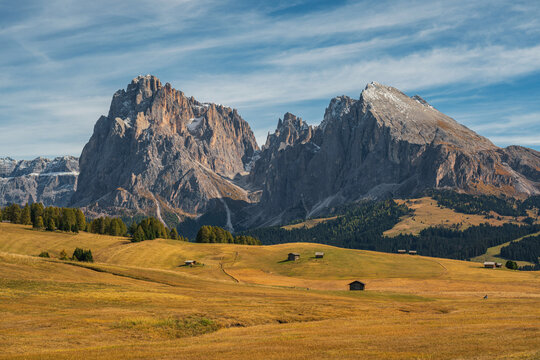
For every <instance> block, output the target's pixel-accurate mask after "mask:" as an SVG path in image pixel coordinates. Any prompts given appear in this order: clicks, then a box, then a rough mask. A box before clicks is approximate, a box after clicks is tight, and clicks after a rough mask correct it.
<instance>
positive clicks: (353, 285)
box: [349, 280, 366, 291]
mask: <svg viewBox="0 0 540 360" xmlns="http://www.w3.org/2000/svg"><path fill="white" fill-rule="evenodd" d="M365 287H366V284H364V283H363V282H361V281H358V280H355V281H353V282H352V283H350V284H349V290H350V291H353V290H364V288H365Z"/></svg>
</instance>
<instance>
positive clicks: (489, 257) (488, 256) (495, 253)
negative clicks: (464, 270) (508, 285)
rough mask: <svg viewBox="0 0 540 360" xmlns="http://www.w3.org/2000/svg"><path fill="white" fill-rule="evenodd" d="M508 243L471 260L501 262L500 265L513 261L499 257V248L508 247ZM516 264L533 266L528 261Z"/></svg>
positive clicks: (491, 248) (490, 249) (489, 249)
mask: <svg viewBox="0 0 540 360" xmlns="http://www.w3.org/2000/svg"><path fill="white" fill-rule="evenodd" d="M531 235H540V233H536V234H531ZM531 235H527V236H531ZM524 237H525V236H524ZM521 239H523V237H521V238H519V239H516V240H513V241H519V240H521ZM510 243H511V241H509V242H506V243H504V244H501V245H498V246H493V247H490V248H488V249H487V251H486V253H485V254H483V255H480V256H477V257H474V258H472V259H471V260H472V261H478V262H484V261H495V262H502V263H504V262H506V260H513V259H505V258H503V257H501V248H502V247H504V246H507V245H509V244H510ZM516 263H517V264H518V265H519V266H525V265H534V264H533V263H531V262H528V261H519V260H518V261H516Z"/></svg>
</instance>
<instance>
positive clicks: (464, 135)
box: [360, 82, 496, 151]
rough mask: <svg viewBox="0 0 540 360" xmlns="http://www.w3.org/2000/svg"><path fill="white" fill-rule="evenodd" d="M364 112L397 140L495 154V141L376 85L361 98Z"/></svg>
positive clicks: (419, 101)
mask: <svg viewBox="0 0 540 360" xmlns="http://www.w3.org/2000/svg"><path fill="white" fill-rule="evenodd" d="M360 101H361V106H362V110H361V111H362V112H364V113H366V114H369V116H373V117H374V118H375V119H376V120H377V122H378V123H379V124H380V125H381V126H385V127H388V128H389V130H390V131H391V132H392V134H394V136H395V137H396V139H400V140H403V141H408V142H411V143H415V144H430V143H435V144H445V145H450V146H458V147H460V148H462V149H463V150H464V151H476V150H494V149H495V148H496V146H495V145H493V143H491V141H489V140H488V139H486V138H485V137H482V136H480V135H478V134H476V133H475V132H474V131H472V130H470V129H468V128H467V127H465V126H464V125H462V124H460V123H458V122H457V121H455V120H454V119H452V118H451V117H449V116H447V115H445V114H443V113H441V112H439V111H438V110H437V109H435V108H434V107H432V106H430V105H429V104H428V103H427V101H425V100H424V99H422V98H421V97H419V96H413V97H412V98H411V97H409V96H407V95H406V94H404V93H403V92H401V91H399V90H398V89H396V88H393V87H391V86H386V85H382V84H379V83H376V82H372V83H370V84H368V85H367V86H366V88H365V89H364V91H362V94H361V95H360Z"/></svg>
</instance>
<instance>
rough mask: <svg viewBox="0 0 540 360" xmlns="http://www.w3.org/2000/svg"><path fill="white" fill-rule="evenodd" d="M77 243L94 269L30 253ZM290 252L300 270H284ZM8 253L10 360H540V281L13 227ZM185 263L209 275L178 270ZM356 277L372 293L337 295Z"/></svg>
mask: <svg viewBox="0 0 540 360" xmlns="http://www.w3.org/2000/svg"><path fill="white" fill-rule="evenodd" d="M76 246H82V247H86V248H91V249H92V251H93V252H94V254H95V255H96V256H95V257H96V260H97V262H96V263H94V264H83V263H74V262H63V261H60V260H56V259H42V258H37V257H33V256H28V255H29V254H37V253H39V252H40V251H42V250H49V251H51V252H52V253H53V254H57V252H58V251H60V250H61V249H63V248H65V249H66V251H68V250H71V251H72V248H74V247H76ZM291 249H297V250H298V251H299V252H300V253H301V260H300V261H299V262H296V263H288V262H280V261H281V260H282V259H283V256H284V255H285V254H286V253H287V252H288V251H290V250H291ZM315 250H322V251H324V252H325V258H324V259H322V260H323V261H319V262H316V259H311V258H310V256H309V255H310V254H311V253H313V252H314V251H315ZM0 251H3V252H2V253H0V312H1V314H2V320H1V321H0V348H1V349H2V352H1V354H0V358H1V359H119V358H121V359H187V358H202V359H246V358H249V359H253V360H257V359H283V358H293V359H359V358H362V359H384V358H389V359H534V358H539V356H540V273H538V272H515V271H509V270H505V269H484V268H482V267H481V265H480V264H478V263H474V262H463V261H456V260H448V259H436V258H426V257H421V256H417V257H415V256H409V255H397V254H380V253H374V252H368V251H354V250H345V249H338V248H333V247H326V246H321V245H318V244H287V245H279V246H269V247H263V246H255V247H249V246H239V245H224V244H223V245H217V244H216V245H211V244H205V245H203V244H189V243H182V242H174V241H166V240H155V241H146V242H143V243H140V244H131V243H129V242H127V241H125V240H124V239H118V238H112V237H107V236H95V235H91V234H79V235H76V236H73V235H68V234H60V233H58V234H52V233H41V232H34V231H31V230H27V229H26V228H25V227H22V226H17V225H9V224H0ZM25 254H26V255H25ZM186 257H189V258H196V259H201V261H202V262H203V263H205V266H201V267H193V268H186V267H178V266H177V265H178V264H179V262H180V261H182V260H184V259H185V258H186ZM317 260H319V259H317ZM224 271H225V272H228V273H231V274H232V275H233V276H235V277H238V279H239V280H240V282H239V283H237V282H235V281H234V280H233V279H232V278H231V277H230V276H228V275H226V274H225V272H224ZM348 278H349V279H350V278H360V280H363V281H365V282H366V284H367V291H365V292H349V291H344V290H338V289H344V286H345V284H346V282H347V281H348ZM307 287H309V288H310V290H307V289H306V288H307ZM485 294H487V295H488V299H487V300H484V299H483V296H484V295H485ZM194 335H196V336H194Z"/></svg>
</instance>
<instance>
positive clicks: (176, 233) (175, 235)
mask: <svg viewBox="0 0 540 360" xmlns="http://www.w3.org/2000/svg"><path fill="white" fill-rule="evenodd" d="M171 239H173V240H178V231H176V228H172V230H171Z"/></svg>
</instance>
